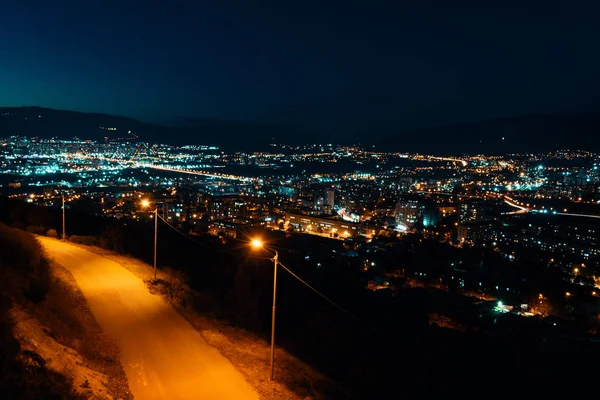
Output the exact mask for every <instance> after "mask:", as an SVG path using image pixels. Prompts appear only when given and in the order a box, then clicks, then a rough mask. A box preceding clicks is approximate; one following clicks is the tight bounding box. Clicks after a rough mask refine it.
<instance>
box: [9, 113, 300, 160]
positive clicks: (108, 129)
mask: <svg viewBox="0 0 600 400" xmlns="http://www.w3.org/2000/svg"><path fill="white" fill-rule="evenodd" d="M188 123H189V124H190V125H188V126H162V125H153V124H146V123H143V122H140V121H137V120H135V119H133V118H127V117H120V116H114V115H108V114H94V113H81V112H75V111H64V110H54V109H50V108H42V107H0V137H6V136H12V135H21V136H29V137H36V136H37V137H47V138H48V137H57V138H73V137H78V138H80V139H92V140H98V141H102V140H105V139H106V138H108V139H109V140H116V139H119V138H121V139H122V138H126V139H129V140H138V139H139V140H144V141H148V142H157V143H167V144H176V145H182V144H207V145H219V146H221V147H223V148H226V149H229V150H238V149H240V150H242V149H243V150H251V149H264V147H265V146H266V145H268V143H272V142H273V140H274V138H295V137H298V135H296V134H295V132H293V131H292V130H290V129H288V128H283V127H279V126H274V125H267V124H250V123H242V122H229V121H218V120H211V119H204V120H193V121H189V122H188Z"/></svg>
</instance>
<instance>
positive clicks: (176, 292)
mask: <svg viewBox="0 0 600 400" xmlns="http://www.w3.org/2000/svg"><path fill="white" fill-rule="evenodd" d="M162 276H163V279H162V280H163V284H164V285H165V288H166V289H167V293H168V294H169V297H170V298H171V300H179V299H180V298H181V296H182V295H183V293H184V291H185V280H186V276H185V273H183V272H181V271H178V270H176V269H173V268H168V267H167V268H165V269H164V271H163V273H162Z"/></svg>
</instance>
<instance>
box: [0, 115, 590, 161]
mask: <svg viewBox="0 0 600 400" xmlns="http://www.w3.org/2000/svg"><path fill="white" fill-rule="evenodd" d="M599 133H600V114H593V113H585V114H584V113H581V114H540V115H525V116H520V117H514V118H500V119H491V120H486V121H480V122H470V123H458V124H454V125H449V126H440V127H434V128H427V129H420V130H416V131H402V130H386V131H375V132H371V131H369V132H364V133H363V134H362V135H345V134H343V133H339V134H338V137H337V142H338V143H340V144H350V143H362V144H365V145H372V144H374V145H376V147H378V148H382V149H386V150H395V151H411V152H421V153H430V154H465V153H467V154H506V153H522V152H543V151H550V150H557V149H565V148H569V149H581V150H590V151H599V150H600V135H599ZM11 135H23V136H30V137H34V136H38V137H59V138H72V137H74V136H76V137H79V138H81V139H92V140H98V141H104V140H118V139H127V140H134V141H135V140H138V139H139V140H143V141H147V142H156V143H166V144H174V145H183V144H203V145H218V146H220V147H221V148H222V149H224V150H228V151H236V150H244V151H252V150H265V149H267V148H268V145H269V143H274V142H276V143H287V144H299V143H309V142H314V141H315V140H316V141H317V142H318V141H319V140H321V139H322V138H319V137H318V135H316V134H314V133H313V134H306V133H302V132H299V131H296V130H294V129H292V128H288V127H282V126H277V125H270V124H256V123H244V122H235V121H220V120H213V119H184V120H181V121H179V122H177V123H176V124H173V125H171V126H166V125H153V124H147V123H144V122H140V121H138V120H135V119H132V118H127V117H120V116H114V115H108V114H93V113H81V112H75V111H64V110H53V109H49V108H42V107H0V137H3V136H11Z"/></svg>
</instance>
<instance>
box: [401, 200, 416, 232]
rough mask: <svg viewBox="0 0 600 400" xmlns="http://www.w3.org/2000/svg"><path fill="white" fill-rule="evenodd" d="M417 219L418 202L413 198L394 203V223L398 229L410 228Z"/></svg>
mask: <svg viewBox="0 0 600 400" xmlns="http://www.w3.org/2000/svg"><path fill="white" fill-rule="evenodd" d="M418 219H419V203H418V202H417V201H414V200H407V201H400V202H398V204H396V225H397V226H398V227H399V228H400V229H411V228H413V227H414V226H415V224H416V223H417V221H418Z"/></svg>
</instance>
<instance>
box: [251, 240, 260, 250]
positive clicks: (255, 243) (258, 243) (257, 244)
mask: <svg viewBox="0 0 600 400" xmlns="http://www.w3.org/2000/svg"><path fill="white" fill-rule="evenodd" d="M250 244H251V245H252V247H254V248H255V249H260V248H262V247H263V242H262V240H260V239H252V242H250Z"/></svg>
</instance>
